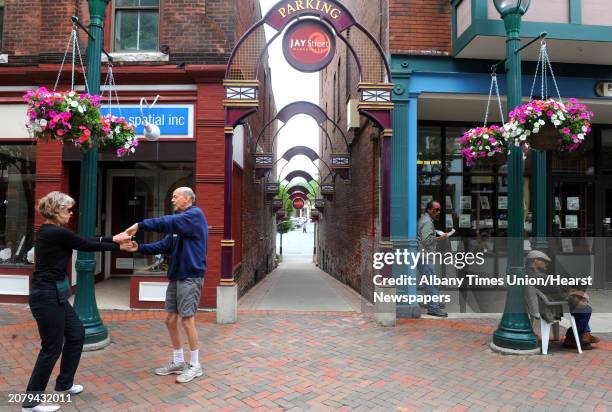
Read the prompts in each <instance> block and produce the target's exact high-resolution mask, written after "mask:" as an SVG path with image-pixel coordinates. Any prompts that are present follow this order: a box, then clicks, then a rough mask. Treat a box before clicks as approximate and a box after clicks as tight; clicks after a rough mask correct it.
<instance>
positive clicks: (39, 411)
mask: <svg viewBox="0 0 612 412" xmlns="http://www.w3.org/2000/svg"><path fill="white" fill-rule="evenodd" d="M59 408H60V406H59V405H52V404H49V405H36V406H34V407H32V408H21V412H55V411H58V410H59Z"/></svg>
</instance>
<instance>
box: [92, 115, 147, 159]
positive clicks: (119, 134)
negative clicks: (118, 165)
mask: <svg viewBox="0 0 612 412" xmlns="http://www.w3.org/2000/svg"><path fill="white" fill-rule="evenodd" d="M100 122H101V130H102V133H101V134H100V137H99V139H98V146H99V148H100V150H104V149H114V150H115V154H116V155H117V157H124V156H128V155H130V154H132V153H134V152H135V151H136V147H138V139H136V131H135V129H134V126H133V125H131V124H129V123H128V122H127V120H125V119H124V118H123V117H117V116H113V115H112V114H107V115H106V116H104V117H102V118H101V119H100Z"/></svg>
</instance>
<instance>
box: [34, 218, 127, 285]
mask: <svg viewBox="0 0 612 412" xmlns="http://www.w3.org/2000/svg"><path fill="white" fill-rule="evenodd" d="M73 249H75V250H81V251H84V252H97V251H104V250H119V245H118V244H116V243H113V239H112V238H110V237H97V238H84V237H81V236H79V235H76V234H75V233H73V232H72V231H71V230H69V229H66V228H64V227H61V226H56V225H51V224H44V225H42V226H41V227H40V229H39V230H38V233H37V236H36V244H35V246H34V259H35V268H34V274H33V277H32V289H55V282H56V281H62V280H63V279H64V278H65V277H66V276H68V262H69V261H70V258H71V257H72V250H73Z"/></svg>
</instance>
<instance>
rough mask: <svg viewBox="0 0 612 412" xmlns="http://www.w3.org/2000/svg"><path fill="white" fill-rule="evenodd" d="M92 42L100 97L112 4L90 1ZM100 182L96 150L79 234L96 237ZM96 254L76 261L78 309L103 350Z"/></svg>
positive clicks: (86, 169) (85, 177) (93, 342)
mask: <svg viewBox="0 0 612 412" xmlns="http://www.w3.org/2000/svg"><path fill="white" fill-rule="evenodd" d="M88 4H89V19H90V21H89V36H90V37H89V41H88V43H87V82H88V85H89V93H90V94H99V93H100V65H101V63H102V57H101V55H102V42H103V29H104V15H105V11H106V5H107V4H108V0H89V2H88ZM97 178H98V151H97V150H96V149H95V148H94V149H93V150H90V151H88V152H86V153H83V154H81V184H80V192H79V196H80V198H79V208H80V213H79V234H80V235H81V236H86V237H93V236H95V235H96V233H95V230H96V209H97V202H96V195H97ZM95 269H96V260H95V255H94V252H78V254H77V261H76V271H77V285H78V287H77V292H76V296H75V298H74V308H75V310H76V312H77V314H78V315H79V318H80V319H81V321H82V322H83V325H84V326H85V347H86V348H88V349H101V348H103V347H105V346H106V345H108V344H109V343H110V338H109V336H108V330H107V329H106V327H105V326H104V323H103V322H102V319H101V318H100V313H99V312H98V305H97V303H96V295H95V292H94V271H95Z"/></svg>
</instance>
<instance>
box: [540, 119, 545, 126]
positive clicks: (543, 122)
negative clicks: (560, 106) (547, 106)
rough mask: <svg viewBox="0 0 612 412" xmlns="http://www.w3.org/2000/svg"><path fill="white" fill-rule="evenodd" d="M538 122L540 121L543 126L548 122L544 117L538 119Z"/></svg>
mask: <svg viewBox="0 0 612 412" xmlns="http://www.w3.org/2000/svg"><path fill="white" fill-rule="evenodd" d="M538 123H540V124H541V125H542V126H544V125H545V124H546V122H545V121H544V120H542V119H540V120H538Z"/></svg>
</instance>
